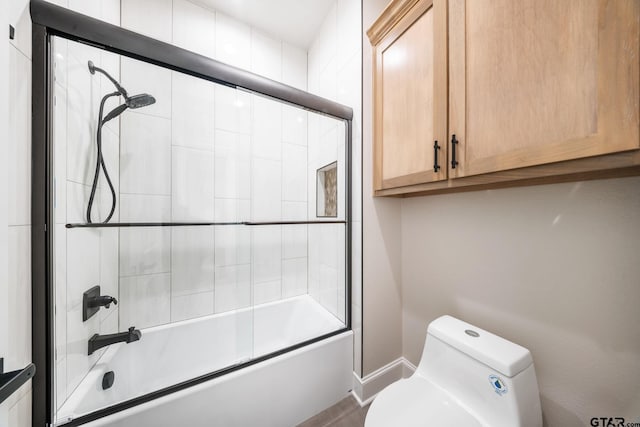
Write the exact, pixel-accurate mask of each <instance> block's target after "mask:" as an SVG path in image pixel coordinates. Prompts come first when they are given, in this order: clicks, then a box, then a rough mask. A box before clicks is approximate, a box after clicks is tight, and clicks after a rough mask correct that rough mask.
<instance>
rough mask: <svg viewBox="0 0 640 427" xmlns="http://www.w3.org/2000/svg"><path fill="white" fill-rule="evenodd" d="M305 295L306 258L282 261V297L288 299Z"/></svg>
mask: <svg viewBox="0 0 640 427" xmlns="http://www.w3.org/2000/svg"><path fill="white" fill-rule="evenodd" d="M306 293H307V258H295V259H285V260H283V261H282V297H283V298H289V297H294V296H297V295H304V294H306Z"/></svg>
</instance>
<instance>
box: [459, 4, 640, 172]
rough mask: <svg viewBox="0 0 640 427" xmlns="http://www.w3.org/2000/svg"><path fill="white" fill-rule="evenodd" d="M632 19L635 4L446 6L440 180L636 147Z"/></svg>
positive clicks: (635, 20) (635, 30) (638, 10)
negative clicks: (445, 130)
mask: <svg viewBox="0 0 640 427" xmlns="http://www.w3.org/2000/svg"><path fill="white" fill-rule="evenodd" d="M639 16H640V2H638V1H637V0H612V1H608V0H562V1H558V0H518V1H514V0H486V1H475V0H469V1H465V0H450V1H449V83H450V93H449V96H450V98H449V119H450V122H449V138H451V135H452V134H455V135H456V138H457V140H458V141H459V143H458V144H457V146H456V151H457V152H456V155H457V156H456V157H458V160H459V164H458V165H457V166H456V167H455V169H453V165H451V166H450V167H451V168H452V169H451V170H450V176H451V177H454V178H455V177H461V176H468V175H476V174H482V173H487V172H495V171H501V170H507V169H514V168H520V167H526V166H533V165H541V164H546V163H552V162H559V161H564V160H571V159H577V158H582V157H588V156H596V155H601V154H608V153H615V152H620V151H625V150H632V149H637V148H639V147H640V141H639V133H638V126H639V122H638V102H639V93H638V80H639V55H638V54H639V52H638V38H639ZM449 144H450V145H449V146H450V147H451V141H449Z"/></svg>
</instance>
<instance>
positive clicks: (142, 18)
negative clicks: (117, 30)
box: [121, 0, 173, 43]
mask: <svg viewBox="0 0 640 427" xmlns="http://www.w3.org/2000/svg"><path fill="white" fill-rule="evenodd" d="M121 7H122V11H121V19H122V27H123V28H126V29H128V30H131V31H135V32H136V33H140V34H144V35H145V36H149V37H153V38H154V39H158V40H161V41H163V42H167V43H171V36H172V34H171V22H172V9H173V1H172V0H125V1H123V2H122V6H121Z"/></svg>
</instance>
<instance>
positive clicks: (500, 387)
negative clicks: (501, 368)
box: [489, 375, 508, 396]
mask: <svg viewBox="0 0 640 427" xmlns="http://www.w3.org/2000/svg"><path fill="white" fill-rule="evenodd" d="M489 382H490V383H491V385H492V386H493V391H495V392H496V393H498V395H500V396H502V395H503V394H505V393H506V392H507V391H508V390H507V385H506V384H505V383H504V381H502V378H500V377H499V376H497V375H489Z"/></svg>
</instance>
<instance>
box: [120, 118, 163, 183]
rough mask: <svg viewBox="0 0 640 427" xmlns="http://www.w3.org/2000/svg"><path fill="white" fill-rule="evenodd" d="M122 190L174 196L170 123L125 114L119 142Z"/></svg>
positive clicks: (159, 119) (161, 119)
mask: <svg viewBox="0 0 640 427" xmlns="http://www.w3.org/2000/svg"><path fill="white" fill-rule="evenodd" d="M120 191H121V192H123V193H133V194H158V195H160V194H162V195H169V194H171V121H170V120H168V119H163V118H160V117H154V116H149V115H146V114H138V113H125V115H124V116H123V118H122V129H121V140H120Z"/></svg>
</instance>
